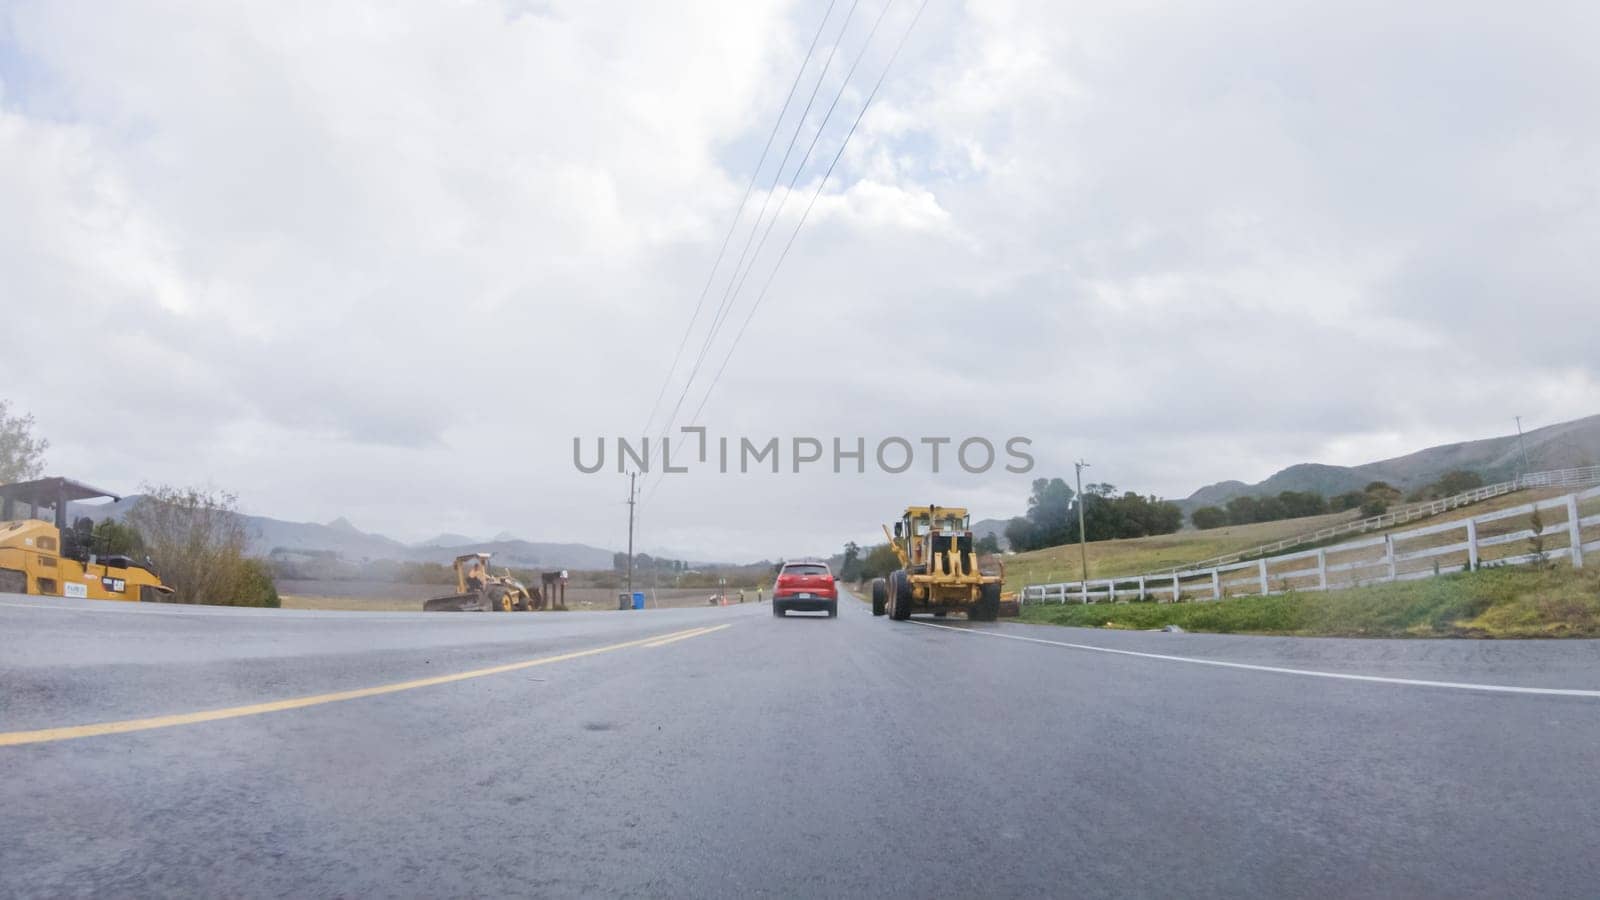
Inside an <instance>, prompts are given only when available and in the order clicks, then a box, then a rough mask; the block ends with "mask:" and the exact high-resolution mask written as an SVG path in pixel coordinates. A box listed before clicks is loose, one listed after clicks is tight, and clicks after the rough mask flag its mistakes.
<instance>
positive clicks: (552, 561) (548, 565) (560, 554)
mask: <svg viewBox="0 0 1600 900" xmlns="http://www.w3.org/2000/svg"><path fill="white" fill-rule="evenodd" d="M464 553H493V554H494V564H495V565H497V566H518V567H520V568H528V569H610V568H611V557H612V553H611V551H610V550H601V549H600V548H599V547H591V546H589V545H588V544H546V543H537V542H534V541H523V540H509V541H482V542H476V543H475V542H471V541H469V542H467V543H465V544H461V545H459V546H455V547H414V548H411V555H410V556H407V557H405V558H406V559H410V560H417V561H421V562H438V563H447V562H449V561H451V560H452V559H455V558H456V557H457V556H460V555H462V554H464Z"/></svg>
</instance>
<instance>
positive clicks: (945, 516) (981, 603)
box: [872, 506, 1002, 622]
mask: <svg viewBox="0 0 1600 900" xmlns="http://www.w3.org/2000/svg"><path fill="white" fill-rule="evenodd" d="M883 534H884V537H887V538H888V539H889V546H891V547H893V548H894V553H895V556H897V557H899V560H900V568H898V569H896V570H895V571H893V572H891V573H889V577H888V578H876V579H873V582H872V614H873V615H875V616H881V615H885V614H887V615H888V616H889V618H891V619H906V618H909V617H910V616H911V614H912V613H914V612H916V613H933V614H934V615H939V616H943V615H946V614H948V613H952V612H961V613H966V615H967V618H968V619H972V620H975V621H982V622H990V621H993V620H994V619H996V618H997V617H998V616H999V615H1000V612H1001V603H1000V582H1001V580H1002V573H998V572H996V573H986V572H983V571H982V570H980V569H979V567H978V552H977V550H976V549H975V548H974V545H973V539H972V522H971V517H969V516H968V515H967V511H966V510H965V509H962V508H961V507H957V506H908V507H906V511H905V514H904V515H903V516H901V517H900V521H898V522H896V523H895V524H894V533H893V534H890V532H889V527H888V526H887V525H886V526H884V529H883Z"/></svg>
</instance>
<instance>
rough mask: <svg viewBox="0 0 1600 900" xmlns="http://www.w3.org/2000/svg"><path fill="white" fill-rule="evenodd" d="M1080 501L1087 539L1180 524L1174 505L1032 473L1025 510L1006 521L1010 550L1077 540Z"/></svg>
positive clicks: (1179, 513) (1129, 535) (1161, 529)
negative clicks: (1080, 486)
mask: <svg viewBox="0 0 1600 900" xmlns="http://www.w3.org/2000/svg"><path fill="white" fill-rule="evenodd" d="M1080 502H1081V503H1082V505H1083V510H1082V512H1083V534H1084V539H1085V540H1088V541H1107V540H1112V539H1115V538H1140V537H1148V536H1150V535H1153V534H1171V533H1172V532H1174V531H1177V530H1178V529H1179V528H1181V527H1182V526H1183V511H1182V510H1181V509H1179V508H1178V504H1176V503H1172V502H1169V501H1166V500H1162V499H1161V498H1159V497H1156V496H1153V495H1151V496H1145V495H1142V494H1139V493H1137V492H1135V491H1124V492H1122V493H1121V494H1118V493H1117V489H1116V488H1115V487H1114V486H1113V485H1110V484H1106V483H1104V482H1101V483H1098V484H1090V485H1087V486H1085V487H1084V489H1083V496H1082V497H1079V496H1077V493H1076V492H1075V491H1074V490H1073V489H1072V488H1071V487H1070V486H1069V485H1068V484H1067V483H1066V481H1065V480H1064V479H1061V478H1048V479H1047V478H1037V479H1035V480H1034V482H1033V490H1032V493H1031V495H1030V496H1029V497H1028V511H1027V513H1026V514H1024V515H1021V516H1017V517H1016V518H1013V519H1012V520H1011V521H1010V522H1008V523H1007V524H1006V529H1005V533H1006V541H1007V542H1008V543H1010V544H1011V549H1013V550H1018V551H1021V550H1037V549H1039V548H1041V547H1054V546H1058V545H1060V544H1075V543H1077V542H1078V537H1079V535H1078V512H1079V510H1078V504H1079V503H1080Z"/></svg>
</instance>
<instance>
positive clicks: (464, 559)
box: [422, 553, 544, 612]
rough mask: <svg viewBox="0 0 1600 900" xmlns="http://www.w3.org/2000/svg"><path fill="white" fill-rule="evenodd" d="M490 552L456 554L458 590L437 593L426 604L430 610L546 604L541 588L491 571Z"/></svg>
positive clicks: (525, 608)
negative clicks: (529, 587) (532, 587)
mask: <svg viewBox="0 0 1600 900" xmlns="http://www.w3.org/2000/svg"><path fill="white" fill-rule="evenodd" d="M489 556H490V554H488V553H464V554H462V555H461V556H458V557H456V559H455V563H454V567H455V571H456V592H455V593H454V594H451V595H450V596H448V597H435V598H433V599H432V600H428V601H426V602H425V603H423V604H422V608H423V610H425V611H427V612H512V611H528V612H531V611H533V610H535V609H538V608H540V607H541V606H543V605H544V602H543V600H544V598H543V597H542V596H541V595H540V594H539V591H538V589H534V590H532V591H530V590H528V589H527V588H526V587H524V586H523V584H522V582H520V581H518V580H516V579H515V578H512V577H511V570H510V569H503V570H502V571H503V572H505V574H504V575H492V574H490V572H489Z"/></svg>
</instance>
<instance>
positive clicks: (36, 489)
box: [0, 478, 122, 506]
mask: <svg viewBox="0 0 1600 900" xmlns="http://www.w3.org/2000/svg"><path fill="white" fill-rule="evenodd" d="M96 497H110V498H111V499H112V500H121V499H122V498H121V497H119V496H117V495H116V494H113V493H111V492H110V491H102V490H100V489H99V488H97V487H91V486H89V485H87V484H84V483H83V482H81V481H73V480H72V479H70V478H40V479H38V480H36V481H18V482H16V483H14V484H0V500H14V501H16V502H18V503H27V504H29V505H32V506H55V505H56V504H57V503H60V502H62V501H66V502H69V503H70V502H72V501H74V500H93V499H94V498H96Z"/></svg>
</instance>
